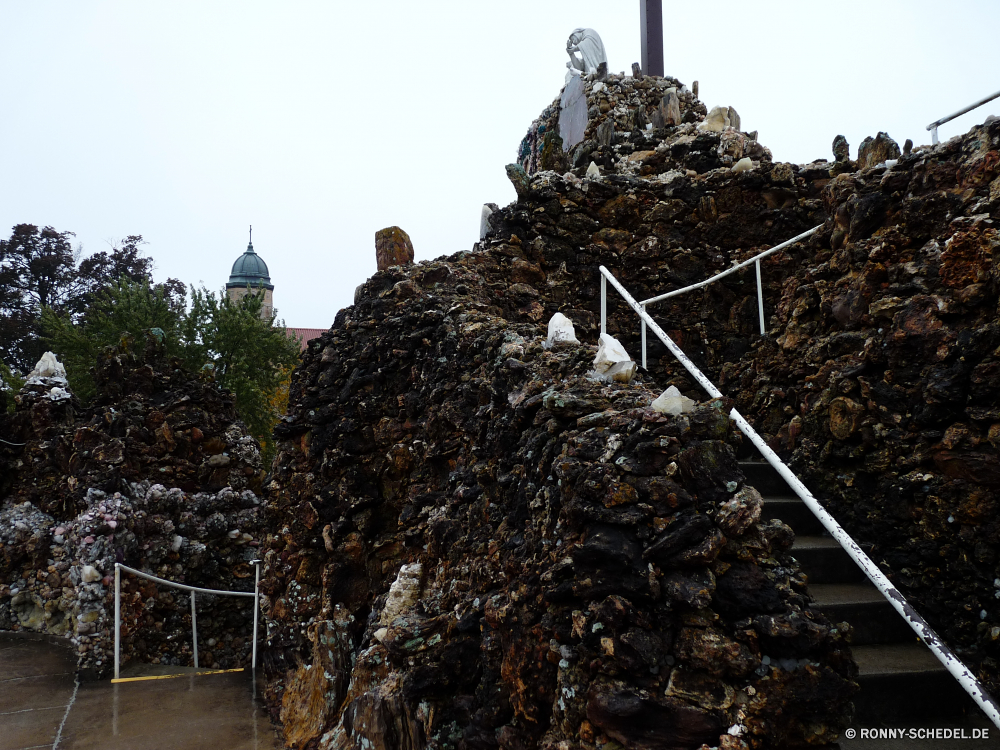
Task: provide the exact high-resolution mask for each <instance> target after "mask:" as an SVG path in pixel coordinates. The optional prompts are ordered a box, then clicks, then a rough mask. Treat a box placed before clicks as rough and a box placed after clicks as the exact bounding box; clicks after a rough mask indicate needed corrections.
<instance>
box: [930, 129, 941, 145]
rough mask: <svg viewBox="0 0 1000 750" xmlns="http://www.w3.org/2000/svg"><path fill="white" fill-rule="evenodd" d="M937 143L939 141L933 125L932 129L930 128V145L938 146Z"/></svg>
mask: <svg viewBox="0 0 1000 750" xmlns="http://www.w3.org/2000/svg"><path fill="white" fill-rule="evenodd" d="M938 143H939V141H938V133H937V125H935V126H934V127H933V128H931V145H932V146H936V145H938Z"/></svg>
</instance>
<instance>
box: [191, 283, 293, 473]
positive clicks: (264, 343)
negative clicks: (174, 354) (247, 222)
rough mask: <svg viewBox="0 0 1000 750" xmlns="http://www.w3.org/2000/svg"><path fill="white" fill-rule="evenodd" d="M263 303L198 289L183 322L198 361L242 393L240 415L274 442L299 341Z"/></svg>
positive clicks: (238, 400)
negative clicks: (279, 397) (266, 313)
mask: <svg viewBox="0 0 1000 750" xmlns="http://www.w3.org/2000/svg"><path fill="white" fill-rule="evenodd" d="M263 301H264V295H263V294H247V295H246V296H244V297H242V298H241V299H239V300H238V301H236V302H234V301H232V300H231V299H229V296H228V295H227V294H226V293H225V291H223V292H221V293H220V294H219V296H218V297H216V296H215V294H213V293H212V292H209V291H207V290H206V289H204V288H202V289H200V290H196V289H194V288H193V287H192V289H191V311H190V312H189V313H188V314H187V316H186V319H185V321H184V323H183V326H182V331H183V333H182V339H183V341H185V342H186V344H185V345H186V346H188V347H197V351H198V353H199V355H200V357H199V358H198V359H200V361H201V362H202V363H205V362H211V363H212V364H213V365H214V367H215V377H216V381H217V382H218V383H219V384H220V385H222V386H223V387H224V388H228V389H229V390H231V391H232V392H233V394H234V395H235V396H236V408H237V411H239V413H240V417H241V418H242V419H243V421H244V422H245V423H246V425H247V429H248V430H249V431H250V434H252V435H253V436H254V437H256V438H257V439H258V440H259V441H260V442H261V443H265V442H268V441H269V439H270V436H271V430H272V429H273V428H274V424H275V422H277V420H278V418H279V417H280V416H281V413H282V412H280V411H278V410H277V408H276V407H277V406H278V403H280V401H276V398H275V396H276V394H277V393H278V391H279V390H280V388H281V387H282V385H283V382H284V380H285V378H287V376H288V371H289V370H290V369H291V368H293V367H294V366H295V365H296V364H297V362H298V359H299V346H298V343H296V341H295V340H294V339H292V338H291V337H290V336H288V335H287V334H286V333H285V328H284V323H283V322H282V323H281V324H280V325H279V326H277V327H276V326H275V325H274V323H275V315H274V314H273V313H272V315H271V316H270V318H268V319H261V317H260V310H261V306H262V305H263ZM193 351H194V350H192V351H191V352H189V353H188V355H187V356H188V357H189V358H190V356H191V354H192V353H193ZM198 359H195V361H196V362H197V361H198ZM189 361H191V360H190V359H189ZM265 458H267V455H266V454H265Z"/></svg>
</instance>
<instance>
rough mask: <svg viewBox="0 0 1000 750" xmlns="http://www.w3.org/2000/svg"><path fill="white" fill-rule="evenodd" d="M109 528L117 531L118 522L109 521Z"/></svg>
mask: <svg viewBox="0 0 1000 750" xmlns="http://www.w3.org/2000/svg"><path fill="white" fill-rule="evenodd" d="M108 526H109V527H111V528H112V529H116V528H118V522H117V521H108Z"/></svg>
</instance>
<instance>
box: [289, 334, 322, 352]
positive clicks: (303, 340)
mask: <svg viewBox="0 0 1000 750" xmlns="http://www.w3.org/2000/svg"><path fill="white" fill-rule="evenodd" d="M326 331H327V329H326V328H286V329H285V333H287V334H288V335H289V336H291V337H292V338H294V339H297V340H298V342H299V351H300V352H304V351H305V350H306V347H307V346H308V345H309V342H310V341H311V340H312V339H315V338H319V336H320V334H322V333H326Z"/></svg>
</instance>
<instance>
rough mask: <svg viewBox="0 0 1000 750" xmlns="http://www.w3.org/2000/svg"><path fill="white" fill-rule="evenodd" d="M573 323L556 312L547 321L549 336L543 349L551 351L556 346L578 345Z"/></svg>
mask: <svg viewBox="0 0 1000 750" xmlns="http://www.w3.org/2000/svg"><path fill="white" fill-rule="evenodd" d="M579 343H580V342H579V341H577V339H576V331H575V330H574V329H573V321H572V320H570V319H569V318H567V317H566V316H565V315H563V314H562V313H559V312H557V313H556V314H555V315H553V316H552V318H551V319H550V320H549V336H548V338H547V339H545V348H546V349H551V348H552V347H553V346H555V345H556V344H579Z"/></svg>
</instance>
